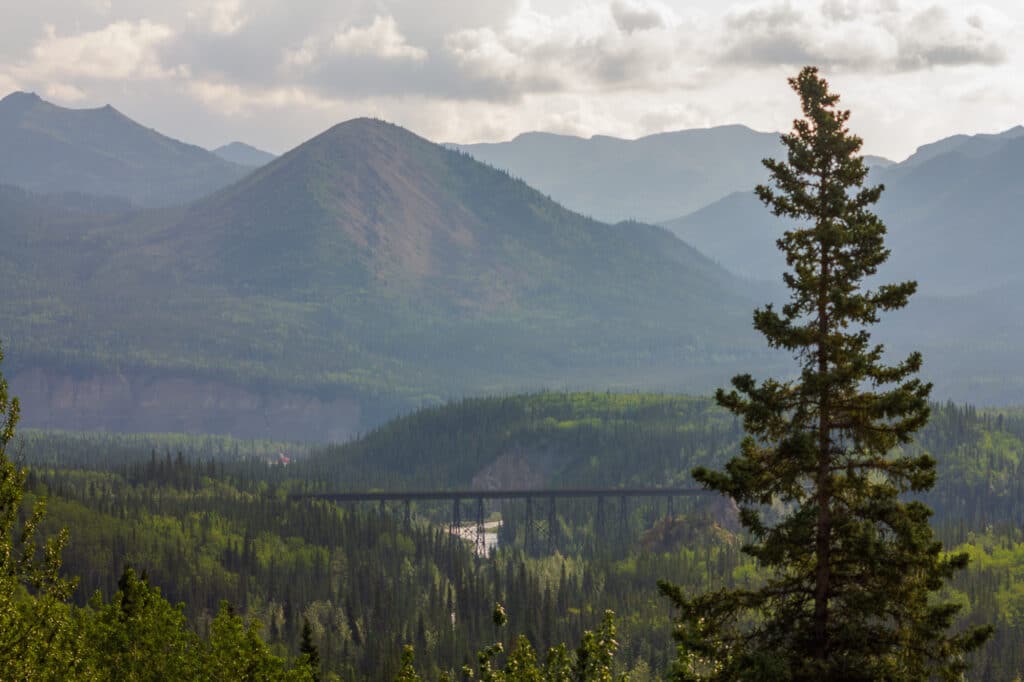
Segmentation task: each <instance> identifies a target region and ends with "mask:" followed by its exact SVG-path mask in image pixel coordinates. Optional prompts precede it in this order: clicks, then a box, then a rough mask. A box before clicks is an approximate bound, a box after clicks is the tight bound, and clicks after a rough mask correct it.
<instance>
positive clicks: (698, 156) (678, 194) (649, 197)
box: [451, 125, 892, 223]
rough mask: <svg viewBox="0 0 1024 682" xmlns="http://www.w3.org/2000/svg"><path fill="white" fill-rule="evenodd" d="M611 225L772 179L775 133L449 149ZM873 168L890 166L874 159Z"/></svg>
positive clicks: (733, 129)
mask: <svg viewBox="0 0 1024 682" xmlns="http://www.w3.org/2000/svg"><path fill="white" fill-rule="evenodd" d="M451 146H452V147H455V148H456V149H461V150H463V151H465V152H467V153H469V154H470V155H472V156H473V158H475V159H478V160H480V161H483V162H485V163H488V164H490V165H492V166H494V167H495V168H500V169H502V170H506V171H508V172H509V173H511V174H512V175H513V176H515V177H519V178H522V179H523V180H524V181H526V182H527V184H529V185H531V186H533V187H536V188H537V189H539V190H540V191H542V192H544V193H546V194H549V195H550V196H551V197H552V198H553V199H554V200H555V201H557V202H559V203H561V204H562V205H564V206H566V207H567V208H570V209H572V210H574V211H578V212H580V213H583V214H584V215H590V216H593V217H595V218H597V219H598V220H603V221H606V222H618V221H620V220H640V221H644V222H649V223H659V222H662V221H666V220H670V219H673V218H678V217H679V216H682V215H685V214H687V213H691V212H692V211H696V210H698V209H700V208H702V207H704V206H707V205H708V204H709V203H711V202H713V201H716V200H718V199H721V198H723V197H725V196H727V195H729V194H731V193H733V192H736V191H741V190H742V191H746V190H747V189H748V188H751V187H753V186H754V185H756V184H757V183H759V182H763V181H764V180H765V179H766V178H767V173H766V172H765V170H764V168H763V167H762V166H761V159H763V158H765V157H769V156H778V155H779V154H780V153H781V150H782V145H781V144H780V142H779V135H778V134H777V133H761V132H757V131H754V130H751V129H750V128H748V127H746V126H742V125H729V126H719V127H715V128H701V129H693V130H679V131H675V132H668V133H659V134H656V135H648V136H646V137H641V138H639V139H636V140H625V139H621V138H617V137H608V136H605V135H597V136H594V137H591V138H589V139H584V138H581V137H573V136H571V135H555V134H551V133H536V132H533V133H524V134H522V135H519V136H518V137H516V138H515V139H513V140H510V141H508V142H498V143H487V144H467V145H451ZM869 163H870V164H872V165H878V166H886V165H888V164H890V163H892V162H891V161H888V160H887V159H883V158H881V157H870V158H869Z"/></svg>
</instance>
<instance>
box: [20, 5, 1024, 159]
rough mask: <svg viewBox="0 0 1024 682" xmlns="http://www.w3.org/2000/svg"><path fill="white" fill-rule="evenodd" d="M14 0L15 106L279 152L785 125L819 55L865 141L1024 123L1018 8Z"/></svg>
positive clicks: (883, 145)
mask: <svg viewBox="0 0 1024 682" xmlns="http://www.w3.org/2000/svg"><path fill="white" fill-rule="evenodd" d="M2 5H3V6H2V7H0V96H2V95H4V94H6V93H7V92H9V91H12V90H19V89H20V90H32V91H35V92H38V93H39V94H40V95H42V96H43V97H45V98H47V99H50V100H51V101H54V102H56V103H58V104H62V105H65V106H72V107H89V106H99V105H102V104H106V103H110V104H113V105H114V106H115V107H117V108H118V109H120V110H121V111H123V112H124V113H126V114H127V115H129V116H131V117H133V118H135V119H136V120H138V121H140V122H142V123H144V124H145V125H147V126H151V127H154V128H156V129H158V130H160V131H161V132H164V133H167V134H169V135H172V136H174V137H178V138H181V139H184V140H186V141H189V142H194V143H196V144H201V145H204V146H209V147H212V146H217V145H219V144H222V143H224V142H228V141H230V140H234V139H241V140H244V141H247V142H250V143H252V144H255V145H257V146H260V147H263V148H265V149H268V150H270V151H273V152H283V151H285V150H287V149H288V148H290V147H292V146H294V145H296V144H298V143H300V142H302V141H303V140H305V139H307V138H309V137H311V136H313V135H314V134H316V133H318V132H320V131H321V130H323V129H325V128H327V127H329V126H330V125H333V124H334V123H337V122H340V121H342V120H345V119H348V118H352V117H355V116H378V117H381V118H385V119H388V120H391V121H395V122H397V123H400V124H401V125H404V126H406V127H408V128H410V129H412V130H414V131H416V132H418V133H420V134H422V135H425V136H426V137H429V138H431V139H434V140H439V141H442V140H443V141H453V142H474V141H485V140H486V141H493V140H502V139H508V138H511V137H513V136H515V135H516V134H517V133H520V132H523V131H527V130H547V131H553V132H561V133H571V134H577V135H584V136H589V135H593V134H598V133H600V134H608V135H616V136H620V137H637V136H640V135H644V134H648V133H652V132H659V131H664V130H676V129H681V128H693V127H706V126H713V125H720V124H726V123H744V124H746V125H749V126H751V127H753V128H756V129H759V130H781V129H785V128H788V127H789V124H790V121H791V119H792V117H793V115H794V113H795V111H796V101H795V98H794V96H793V94H792V93H791V92H790V91H789V90H788V88H787V86H786V82H785V78H786V76H788V75H792V74H793V73H795V72H796V70H798V69H799V67H800V66H802V65H804V64H818V65H819V66H821V67H822V70H823V72H824V73H825V74H826V76H827V77H828V78H829V79H830V81H831V82H832V84H833V86H834V87H835V89H836V90H838V91H839V92H840V93H841V94H842V95H843V101H844V103H845V105H846V106H847V107H849V108H850V109H852V110H853V114H854V116H853V119H852V127H853V128H854V130H855V131H856V132H858V133H859V134H861V135H862V136H863V137H864V138H865V141H866V145H865V149H866V151H868V152H870V153H877V154H883V155H886V156H889V157H891V158H895V159H901V158H903V157H905V156H907V155H908V154H910V153H911V152H913V150H914V149H915V148H916V147H917V146H918V145H920V144H923V143H926V142H930V141H933V140H935V139H938V138H940V137H944V136H946V135H950V134H954V133H958V132H966V133H974V132H994V131H999V130H1004V129H1006V128H1010V127H1012V126H1014V125H1018V124H1020V123H1022V122H1024V78H1022V77H1021V75H1020V74H1024V51H1022V49H1021V47H1020V46H1021V45H1022V44H1024V1H1022V0H982V1H981V2H977V3H969V2H960V1H958V0H752V1H744V2H739V1H734V0H688V1H687V0H438V1H436V2H432V1H430V0H365V1H364V0H333V1H331V2H326V1H325V2H313V1H312V0H290V1H289V0H209V1H201V0H31V1H30V2H26V1H17V2H15V1H13V0H12V1H11V2H6V1H4V2H3V3H2Z"/></svg>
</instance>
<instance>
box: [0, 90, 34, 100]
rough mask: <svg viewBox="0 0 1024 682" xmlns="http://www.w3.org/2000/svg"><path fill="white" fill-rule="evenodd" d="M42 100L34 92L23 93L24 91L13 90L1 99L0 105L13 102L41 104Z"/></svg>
mask: <svg viewBox="0 0 1024 682" xmlns="http://www.w3.org/2000/svg"><path fill="white" fill-rule="evenodd" d="M41 101H43V98H42V97H40V96H39V95H37V94H36V93H34V92H25V91H24V90H15V91H14V92H12V93H10V94H9V95H7V96H6V97H4V98H3V99H0V103H4V102H7V103H14V102H41Z"/></svg>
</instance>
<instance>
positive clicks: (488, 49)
mask: <svg viewBox="0 0 1024 682" xmlns="http://www.w3.org/2000/svg"><path fill="white" fill-rule="evenodd" d="M697 21H698V19H696V18H694V17H689V18H688V20H687V21H683V20H681V19H680V18H679V17H678V16H677V15H676V14H674V13H673V12H672V11H671V10H670V9H669V8H667V7H665V6H662V5H660V4H654V3H645V4H639V3H637V2H630V3H628V4H627V3H625V2H615V3H613V4H611V5H600V4H585V5H580V6H578V7H576V8H574V9H573V10H571V11H569V12H567V13H566V14H564V15H562V16H551V15H548V14H545V13H543V12H540V11H538V10H535V9H534V8H533V7H532V6H530V5H524V6H523V7H522V8H521V9H520V10H519V11H518V12H517V13H516V14H514V15H513V16H512V17H511V18H510V19H509V20H508V22H507V23H506V24H505V25H504V26H503V27H501V28H500V29H495V28H492V27H484V28H476V29H466V30H463V31H459V32H455V33H452V34H449V35H448V36H447V37H446V40H445V46H446V48H447V50H448V51H449V53H450V54H452V55H453V56H454V57H455V59H456V60H457V62H458V63H459V65H460V66H461V67H462V68H463V69H464V70H465V71H466V72H467V73H470V74H472V75H473V76H475V77H477V78H488V79H491V80H494V81H500V82H503V83H506V84H509V87H512V88H513V89H515V90H516V91H517V92H519V93H520V94H526V93H543V92H551V91H559V92H567V91H574V92H580V93H594V92H595V91H603V90H622V89H639V90H645V89H664V88H666V87H685V86H687V85H688V84H689V82H690V81H691V79H692V77H693V74H694V72H695V70H694V69H693V66H692V64H693V63H694V62H695V61H696V60H695V59H694V55H695V50H696V49H698V48H697V46H696V45H695V44H694V43H693V41H692V40H691V38H690V36H691V35H692V33H693V31H694V29H695V27H696V23H697Z"/></svg>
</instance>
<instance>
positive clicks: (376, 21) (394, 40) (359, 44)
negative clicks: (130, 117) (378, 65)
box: [331, 15, 427, 62]
mask: <svg viewBox="0 0 1024 682" xmlns="http://www.w3.org/2000/svg"><path fill="white" fill-rule="evenodd" d="M331 47H332V49H333V50H334V51H335V52H336V53H337V54H342V55H352V56H363V57H380V58H383V59H410V60H412V61H417V62H418V61H423V60H424V59H426V58H427V51H426V50H424V49H423V48H421V47H416V46H415V45H410V44H409V43H408V42H406V39H405V36H403V35H402V34H401V33H400V32H399V31H398V25H397V24H396V23H395V18H394V17H392V16H386V17H382V16H379V15H378V16H375V17H374V18H373V23H371V24H370V25H369V26H353V27H351V28H348V29H346V30H344V31H341V32H339V33H337V34H335V36H334V39H333V41H332V43H331Z"/></svg>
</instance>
